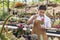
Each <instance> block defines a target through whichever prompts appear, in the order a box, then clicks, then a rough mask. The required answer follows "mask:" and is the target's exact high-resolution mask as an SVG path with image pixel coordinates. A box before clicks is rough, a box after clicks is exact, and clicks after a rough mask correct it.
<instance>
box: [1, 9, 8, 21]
mask: <svg viewBox="0 0 60 40" xmlns="http://www.w3.org/2000/svg"><path fill="white" fill-rule="evenodd" d="M7 16H8V13H7V12H4V13H3V12H2V11H1V10H0V21H2V20H5V18H6V17H7Z"/></svg>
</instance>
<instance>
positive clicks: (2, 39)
mask: <svg viewBox="0 0 60 40" xmlns="http://www.w3.org/2000/svg"><path fill="white" fill-rule="evenodd" d="M11 16H13V15H9V16H8V17H7V18H6V20H5V21H4V23H3V25H2V29H1V32H0V38H1V40H8V39H9V38H8V37H6V35H5V34H3V30H4V26H5V24H6V22H7V21H8V19H9V18H10V17H11Z"/></svg>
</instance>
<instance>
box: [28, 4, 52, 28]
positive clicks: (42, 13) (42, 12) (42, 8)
mask: <svg viewBox="0 0 60 40" xmlns="http://www.w3.org/2000/svg"><path fill="white" fill-rule="evenodd" d="M45 11H46V6H45V5H41V6H40V7H39V8H38V14H36V15H33V16H31V18H30V19H29V20H28V21H27V24H31V23H33V21H34V20H35V19H36V20H41V18H42V17H44V27H46V29H49V28H51V20H50V18H49V17H48V16H46V15H45Z"/></svg>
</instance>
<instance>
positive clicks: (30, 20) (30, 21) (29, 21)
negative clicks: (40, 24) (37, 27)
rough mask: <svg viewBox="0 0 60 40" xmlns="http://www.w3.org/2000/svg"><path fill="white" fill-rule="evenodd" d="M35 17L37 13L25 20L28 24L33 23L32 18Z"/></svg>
mask: <svg viewBox="0 0 60 40" xmlns="http://www.w3.org/2000/svg"><path fill="white" fill-rule="evenodd" d="M36 18H37V15H33V16H31V18H30V19H29V20H28V21H27V24H28V25H29V24H31V23H33V20H34V19H36Z"/></svg>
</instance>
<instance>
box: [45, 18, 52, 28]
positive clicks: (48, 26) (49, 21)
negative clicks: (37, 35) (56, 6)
mask: <svg viewBox="0 0 60 40" xmlns="http://www.w3.org/2000/svg"><path fill="white" fill-rule="evenodd" d="M46 20H47V19H46ZM46 28H51V19H50V18H49V19H48V20H47V21H46Z"/></svg>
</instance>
